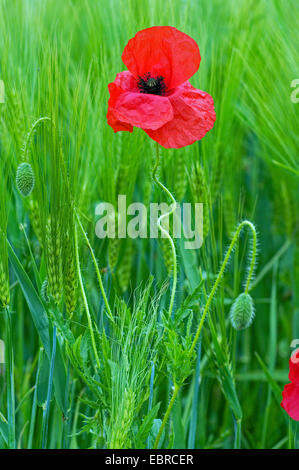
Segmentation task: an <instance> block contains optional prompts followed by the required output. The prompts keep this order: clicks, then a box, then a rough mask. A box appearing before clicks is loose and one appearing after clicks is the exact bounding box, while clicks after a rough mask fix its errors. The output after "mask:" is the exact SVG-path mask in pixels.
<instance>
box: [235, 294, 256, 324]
mask: <svg viewBox="0 0 299 470" xmlns="http://www.w3.org/2000/svg"><path fill="white" fill-rule="evenodd" d="M253 319H254V306H253V301H252V298H251V296H250V295H249V294H246V293H245V292H244V293H243V294H240V295H239V296H238V297H237V298H236V300H235V301H234V303H233V305H232V307H231V310H230V321H231V324H232V326H233V328H235V330H244V329H245V328H248V326H250V325H251V323H252V321H253Z"/></svg>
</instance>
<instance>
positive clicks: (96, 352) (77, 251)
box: [75, 227, 101, 369]
mask: <svg viewBox="0 0 299 470" xmlns="http://www.w3.org/2000/svg"><path fill="white" fill-rule="evenodd" d="M75 254H76V265H77V272H78V278H79V284H80V289H81V293H82V298H83V303H84V307H85V310H86V314H87V322H88V327H89V331H90V337H91V343H92V349H93V352H94V355H95V358H96V363H97V366H98V368H99V369H100V367H101V363H100V359H99V355H98V351H97V347H96V342H95V337H94V333H93V327H92V321H91V316H90V311H89V307H88V302H87V298H86V294H85V290H84V285H83V280H82V275H81V269H80V259H79V249H78V234H77V228H76V227H75Z"/></svg>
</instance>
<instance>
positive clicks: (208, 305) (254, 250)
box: [190, 220, 257, 355]
mask: <svg viewBox="0 0 299 470" xmlns="http://www.w3.org/2000/svg"><path fill="white" fill-rule="evenodd" d="M245 226H247V227H249V228H250V230H251V232H252V240H253V244H252V252H251V259H250V267H249V271H248V275H247V281H246V286H245V293H248V289H249V286H250V281H251V278H252V275H253V271H254V266H255V259H256V245H257V236H256V230H255V227H254V225H253V224H252V223H251V222H249V220H243V222H241V223H240V224H239V226H238V228H237V230H236V233H235V235H234V236H233V239H232V241H231V243H230V245H229V248H228V250H227V252H226V255H225V258H224V260H223V263H222V265H221V268H220V271H219V273H218V276H217V278H216V281H215V283H214V285H213V288H212V290H211V292H210V295H209V297H208V300H207V303H206V305H205V308H204V311H203V314H202V317H201V320H200V322H199V326H198V328H197V331H196V334H195V337H194V340H193V342H192V345H191V348H190V355H191V354H192V353H193V351H194V349H195V346H196V344H197V341H198V338H199V335H200V333H201V330H202V327H203V324H204V321H205V318H206V316H207V313H208V311H209V307H210V305H211V303H212V300H213V297H214V295H215V292H216V290H217V288H218V286H219V284H220V281H221V279H222V277H223V274H224V271H225V268H226V266H227V263H228V261H229V259H230V255H231V253H232V251H233V249H234V247H235V244H236V243H237V241H238V239H239V236H240V233H241V231H242V229H243V228H244V227H245Z"/></svg>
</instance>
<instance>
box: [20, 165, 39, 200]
mask: <svg viewBox="0 0 299 470" xmlns="http://www.w3.org/2000/svg"><path fill="white" fill-rule="evenodd" d="M34 183H35V178H34V173H33V169H32V166H31V165H30V163H26V162H25V163H21V164H20V165H19V166H18V169H17V175H16V185H17V188H18V190H19V192H20V193H21V194H22V196H24V197H27V196H29V194H30V193H31V192H32V190H33V188H34Z"/></svg>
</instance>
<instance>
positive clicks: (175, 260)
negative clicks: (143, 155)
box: [152, 143, 178, 316]
mask: <svg viewBox="0 0 299 470" xmlns="http://www.w3.org/2000/svg"><path fill="white" fill-rule="evenodd" d="M159 163H160V152H159V144H158V143H157V144H156V162H155V165H154V168H153V173H152V178H153V180H154V181H155V183H156V184H157V185H158V186H159V187H160V188H161V189H162V190H163V191H164V192H165V193H166V194H167V196H168V197H169V198H170V199H171V201H172V208H171V210H170V211H169V212H166V213H165V214H162V215H161V216H160V217H159V219H158V222H157V225H158V228H159V229H160V230H161V232H162V233H163V234H164V235H165V237H166V238H168V240H169V243H170V246H171V251H172V259H173V283H172V291H171V298H170V304H169V309H168V314H169V316H171V314H172V310H173V305H174V299H175V293H176V286H177V276H178V275H177V256H176V249H175V245H174V241H173V239H172V237H171V235H170V234H169V232H168V231H167V230H165V228H163V227H162V225H161V222H162V221H163V219H165V218H166V217H170V216H171V215H172V214H173V213H174V212H175V209H176V204H177V203H176V200H175V198H174V197H173V195H172V194H171V192H170V191H169V190H168V189H167V188H166V186H164V184H162V183H161V182H160V181H159V179H158V177H157V169H158V167H159Z"/></svg>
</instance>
